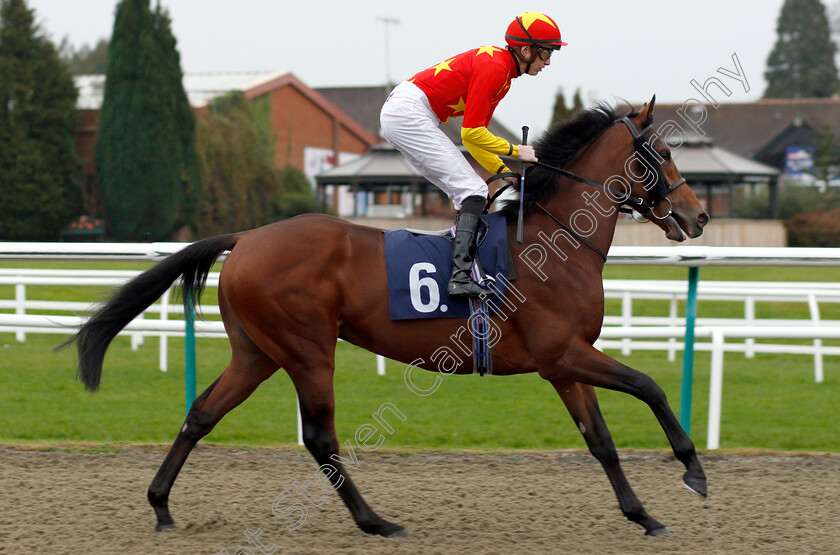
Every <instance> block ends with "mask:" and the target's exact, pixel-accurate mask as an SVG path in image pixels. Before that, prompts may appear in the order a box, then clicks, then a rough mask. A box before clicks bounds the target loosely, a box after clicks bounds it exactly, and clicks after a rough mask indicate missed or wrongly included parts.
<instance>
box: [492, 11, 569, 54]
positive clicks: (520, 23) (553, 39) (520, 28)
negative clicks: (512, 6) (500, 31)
mask: <svg viewBox="0 0 840 555" xmlns="http://www.w3.org/2000/svg"><path fill="white" fill-rule="evenodd" d="M505 40H506V41H507V43H508V44H509V45H511V46H526V45H529V44H537V45H539V46H544V47H546V48H553V49H555V50H556V49H558V48H560V47H561V46H566V43H565V42H563V41H562V40H560V29H559V28H558V27H557V24H556V23H555V22H554V20H553V19H551V18H550V17H548V16H547V15H545V14H544V13H540V12H525V13H523V14H520V15H518V16H516V19H514V20H513V21H511V22H510V25H508V28H507V32H506V33H505Z"/></svg>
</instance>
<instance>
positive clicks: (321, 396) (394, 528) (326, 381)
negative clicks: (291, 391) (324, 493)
mask: <svg viewBox="0 0 840 555" xmlns="http://www.w3.org/2000/svg"><path fill="white" fill-rule="evenodd" d="M286 370H287V371H288V372H289V375H290V376H291V378H292V382H293V383H294V384H295V388H296V389H297V393H298V401H299V403H300V413H301V420H302V421H303V443H304V445H305V446H306V448H307V449H308V450H309V452H310V453H311V454H312V456H313V457H315V460H316V461H317V463H318V465H319V466H320V467H321V468H324V467H326V470H328V471H329V472H327V474H328V476H329V480H330V482H331V483H332V487H333V488H334V489H335V490H336V491H337V492H338V494H339V495H340V496H341V499H342V500H343V501H344V504H345V505H347V508H348V509H349V510H350V514H351V515H352V516H353V520H355V521H356V525H357V526H358V527H359V528H361V529H362V531H364V532H367V533H368V534H378V535H380V536H384V537H386V538H394V537H406V536H408V533H407V532H406V531H405V529H404V528H403V527H402V526H400V525H398V524H394V523H392V522H388V521H387V520H385V519H383V518H381V517H380V516H379V515H377V514H376V513H375V512H374V511H373V509H371V508H370V506H369V505H368V504H367V503H366V502H365V500H364V498H362V494H361V493H360V492H359V490H358V489H357V488H356V486H355V484H353V481H352V480H351V479H350V476H349V475H348V474H347V471H346V470H345V469H344V465H343V464H342V463H341V460H340V459H339V455H338V439H337V438H336V434H335V423H334V417H335V397H334V392H333V371H334V361H333V360H331V361H329V362H328V363H327V362H325V363H323V364H320V365H317V366H316V365H313V364H312V363H311V362H309V363H308V364H307V365H306V366H287V367H286ZM333 469H334V470H333Z"/></svg>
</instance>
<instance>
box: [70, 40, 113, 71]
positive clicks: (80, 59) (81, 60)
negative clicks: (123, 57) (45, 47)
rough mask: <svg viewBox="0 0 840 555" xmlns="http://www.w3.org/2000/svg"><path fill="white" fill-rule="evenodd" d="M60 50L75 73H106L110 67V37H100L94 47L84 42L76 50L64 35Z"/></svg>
mask: <svg viewBox="0 0 840 555" xmlns="http://www.w3.org/2000/svg"><path fill="white" fill-rule="evenodd" d="M58 51H59V53H60V54H61V59H62V60H64V63H65V64H67V69H68V70H70V73H72V74H73V75H104V74H105V70H106V69H107V68H108V39H99V40H98V41H97V42H96V44H95V45H94V46H93V47H92V48H91V47H90V46H88V45H87V44H83V45H81V46H80V47H79V49H78V50H75V49H74V48H73V45H72V44H70V41H69V39H68V38H67V37H64V39H63V40H62V41H61V45H59V47H58Z"/></svg>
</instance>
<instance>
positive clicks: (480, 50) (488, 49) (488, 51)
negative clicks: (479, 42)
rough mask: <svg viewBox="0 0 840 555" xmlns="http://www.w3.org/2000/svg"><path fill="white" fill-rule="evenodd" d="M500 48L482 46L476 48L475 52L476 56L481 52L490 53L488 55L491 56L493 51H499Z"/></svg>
mask: <svg viewBox="0 0 840 555" xmlns="http://www.w3.org/2000/svg"><path fill="white" fill-rule="evenodd" d="M501 51H502V49H501V48H496V47H495V46H482V47H481V48H479V49H478V52H476V53H475V55H476V56H480V55H481V54H490V57H491V58H492V57H493V53H494V52H501Z"/></svg>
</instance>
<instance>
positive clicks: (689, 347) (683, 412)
mask: <svg viewBox="0 0 840 555" xmlns="http://www.w3.org/2000/svg"><path fill="white" fill-rule="evenodd" d="M699 279H700V268H698V267H697V266H691V267H689V268H688V296H687V297H686V299H685V347H684V348H683V374H682V397H681V398H680V424H681V425H682V427H683V430H685V433H686V434H688V435H689V436H690V435H691V392H692V388H693V386H694V322H695V321H696V320H697V282H698V281H699Z"/></svg>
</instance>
